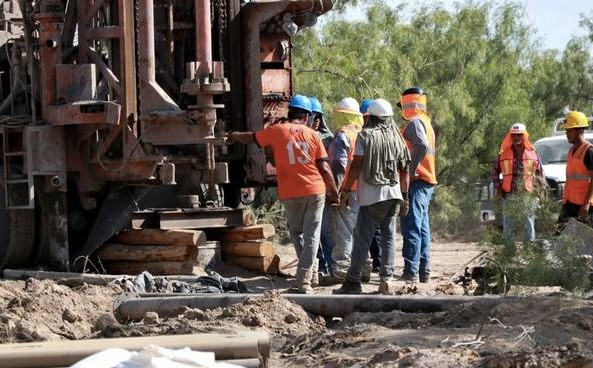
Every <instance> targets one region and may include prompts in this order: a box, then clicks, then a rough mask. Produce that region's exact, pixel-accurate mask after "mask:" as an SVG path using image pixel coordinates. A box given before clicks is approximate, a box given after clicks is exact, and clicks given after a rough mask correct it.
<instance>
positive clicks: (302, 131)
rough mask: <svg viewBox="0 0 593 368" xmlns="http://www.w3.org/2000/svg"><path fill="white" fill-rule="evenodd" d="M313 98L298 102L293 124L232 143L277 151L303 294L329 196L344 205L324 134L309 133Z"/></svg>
mask: <svg viewBox="0 0 593 368" xmlns="http://www.w3.org/2000/svg"><path fill="white" fill-rule="evenodd" d="M310 113H311V103H310V101H309V98H308V97H306V96H302V95H296V96H293V97H292V98H291V100H290V102H289V106H288V121H287V122H285V123H282V124H275V125H272V126H269V127H267V128H265V129H262V130H260V131H257V132H232V133H230V134H229V135H228V140H229V141H230V142H239V143H243V144H257V145H258V146H259V147H262V148H264V147H271V148H272V152H273V155H274V162H275V166H276V175H277V178H278V197H279V199H280V200H281V201H282V203H283V204H284V208H285V211H286V220H287V223H288V229H289V232H290V235H291V237H292V241H293V243H294V247H295V251H296V255H297V258H298V266H297V273H296V282H297V285H296V286H297V291H298V292H299V293H309V292H311V279H312V278H313V272H312V271H313V263H314V262H315V261H316V257H317V249H318V247H319V237H320V231H321V219H322V214H323V206H324V205H325V195H326V191H327V194H328V201H329V203H335V204H337V203H339V201H338V193H337V188H336V184H335V182H334V180H333V174H332V172H331V169H330V167H329V165H328V163H327V152H326V151H325V148H324V147H323V143H322V142H321V139H320V137H319V134H318V133H317V132H316V131H315V130H313V129H311V128H309V127H307V120H308V116H309V114H310Z"/></svg>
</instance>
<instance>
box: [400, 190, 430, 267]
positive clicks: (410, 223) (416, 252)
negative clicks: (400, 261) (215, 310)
mask: <svg viewBox="0 0 593 368" xmlns="http://www.w3.org/2000/svg"><path fill="white" fill-rule="evenodd" d="M433 192H434V185H432V184H428V183H426V182H424V181H421V180H415V181H413V182H411V183H410V189H409V191H408V196H409V201H410V207H409V211H408V214H407V215H406V216H405V217H403V218H402V219H401V227H402V235H403V238H404V245H403V247H402V255H403V257H404V277H410V278H413V277H416V276H417V275H418V274H420V277H428V276H429V275H430V222H429V219H428V207H429V206H430V200H431V199H432V194H433Z"/></svg>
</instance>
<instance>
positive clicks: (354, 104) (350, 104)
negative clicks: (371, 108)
mask: <svg viewBox="0 0 593 368" xmlns="http://www.w3.org/2000/svg"><path fill="white" fill-rule="evenodd" d="M336 110H339V111H351V112H355V113H360V106H359V105H358V101H356V100H355V99H353V98H352V97H345V98H343V99H341V100H340V102H338V104H337V105H336Z"/></svg>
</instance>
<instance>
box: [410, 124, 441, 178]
mask: <svg viewBox="0 0 593 368" xmlns="http://www.w3.org/2000/svg"><path fill="white" fill-rule="evenodd" d="M419 120H420V121H421V122H422V124H423V125H424V130H425V131H426V139H427V141H428V152H427V153H426V156H424V159H423V160H422V161H420V163H419V164H418V167H417V168H416V172H417V173H418V177H419V178H420V180H422V181H425V182H427V183H428V184H433V185H435V184H437V174H436V168H435V153H436V138H435V135H434V130H433V129H432V124H431V123H430V118H429V117H428V116H426V117H423V118H422V119H419ZM409 125H410V122H409V121H408V122H407V123H406V125H404V127H403V128H402V135H403V136H404V140H405V141H406V145H407V146H408V149H409V150H410V151H412V147H413V146H412V142H410V141H409V140H408V139H407V138H405V137H406V135H405V134H406V129H408V126H409ZM412 174H413V173H411V175H412Z"/></svg>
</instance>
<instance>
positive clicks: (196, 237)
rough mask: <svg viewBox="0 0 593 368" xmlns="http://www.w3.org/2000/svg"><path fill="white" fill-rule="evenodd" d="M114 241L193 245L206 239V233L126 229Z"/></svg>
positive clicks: (130, 243)
mask: <svg viewBox="0 0 593 368" xmlns="http://www.w3.org/2000/svg"><path fill="white" fill-rule="evenodd" d="M114 240H115V242H116V243H122V244H128V245H135V244H137V245H193V246H198V245H200V244H203V243H204V242H205V241H206V233H204V232H203V231H201V230H160V229H142V230H127V231H122V232H121V233H119V234H117V235H116V236H115V238H114Z"/></svg>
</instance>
